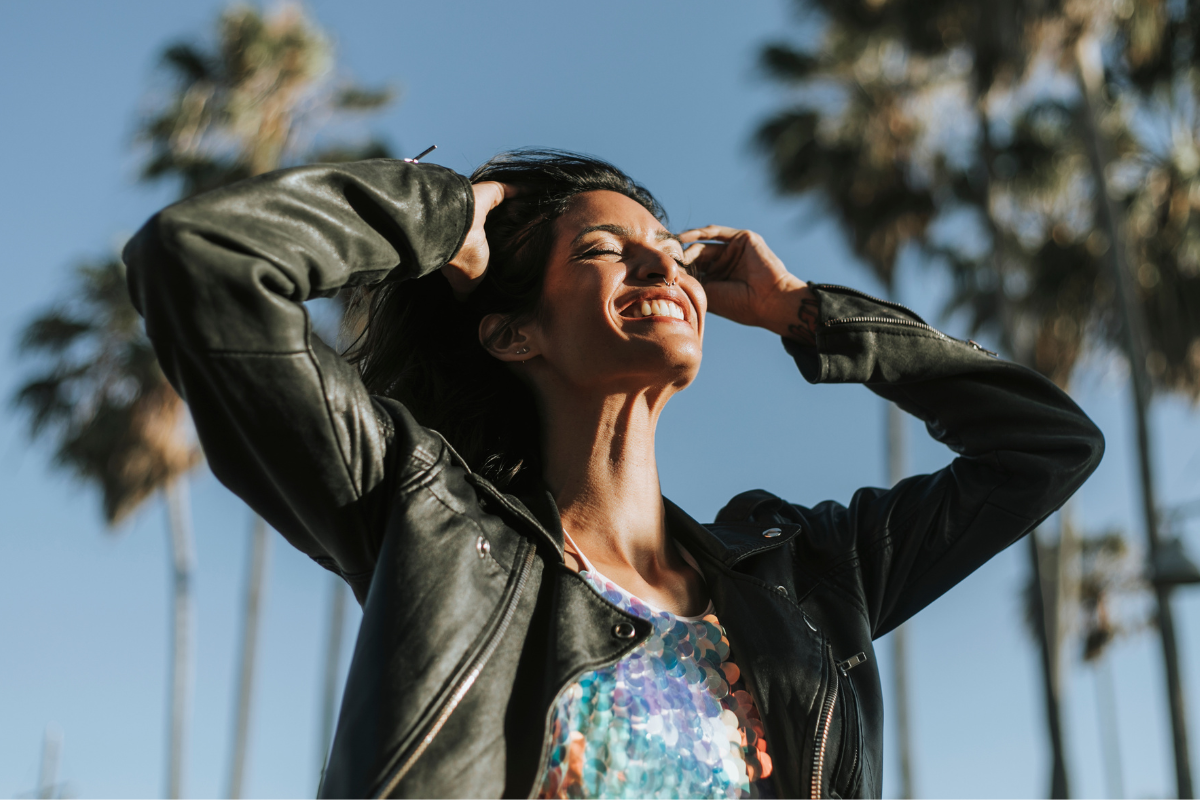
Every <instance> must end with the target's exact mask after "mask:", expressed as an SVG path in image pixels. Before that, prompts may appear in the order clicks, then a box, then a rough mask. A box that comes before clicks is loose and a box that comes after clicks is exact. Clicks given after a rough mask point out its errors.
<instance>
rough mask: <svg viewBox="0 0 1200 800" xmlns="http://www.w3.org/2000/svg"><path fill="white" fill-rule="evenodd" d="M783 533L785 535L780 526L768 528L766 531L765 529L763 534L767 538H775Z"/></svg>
mask: <svg viewBox="0 0 1200 800" xmlns="http://www.w3.org/2000/svg"><path fill="white" fill-rule="evenodd" d="M782 535H783V531H782V530H780V529H779V528H767V529H766V530H765V531H763V536H764V537H766V538H767V539H774V538H775V537H776V536H782Z"/></svg>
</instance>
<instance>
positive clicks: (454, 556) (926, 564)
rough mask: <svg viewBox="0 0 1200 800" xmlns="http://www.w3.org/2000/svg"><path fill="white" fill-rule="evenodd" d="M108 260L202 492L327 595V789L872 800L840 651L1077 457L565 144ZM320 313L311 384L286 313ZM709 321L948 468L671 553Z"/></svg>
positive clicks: (860, 691)
mask: <svg viewBox="0 0 1200 800" xmlns="http://www.w3.org/2000/svg"><path fill="white" fill-rule="evenodd" d="M125 257H126V261H127V263H128V265H129V280H130V290H131V293H132V295H133V298H134V302H135V304H136V305H137V306H138V308H139V309H140V310H141V311H142V312H143V313H144V314H145V316H146V325H147V330H148V332H149V334H150V337H151V339H152V340H153V342H154V345H155V349H156V352H157V354H158V357H159V359H160V361H161V362H162V364H163V368H164V372H165V373H166V374H167V375H168V376H169V378H170V379H171V381H172V383H173V384H174V385H175V386H176V387H177V388H178V389H179V391H180V393H181V395H182V396H183V397H184V398H186V400H187V401H188V403H189V405H190V408H191V411H192V414H193V416H194V418H195V420H196V428H197V431H198V433H199V436H200V439H201V442H202V443H203V445H204V448H205V451H206V453H207V455H208V458H209V462H210V464H211V465H212V468H213V471H214V473H215V474H216V475H217V476H218V477H219V478H220V479H221V480H222V481H223V482H224V483H226V485H228V486H229V487H230V488H231V489H233V490H234V491H235V492H237V493H238V494H239V495H240V496H241V497H243V498H244V499H245V500H246V501H247V502H248V503H250V504H251V505H252V506H253V507H254V508H255V509H256V510H257V511H258V512H259V513H260V514H261V515H262V516H263V517H264V518H265V519H267V520H268V521H269V522H271V524H272V525H273V526H274V527H275V528H276V529H278V530H279V531H280V532H281V533H283V534H284V536H286V537H287V538H288V540H289V541H291V542H292V544H294V545H295V546H296V547H298V548H299V549H301V550H302V551H304V552H305V553H308V554H309V555H310V556H312V557H313V558H314V559H315V560H316V561H318V562H319V563H321V564H322V565H324V566H326V567H327V568H329V569H331V570H333V571H335V572H336V573H338V574H339V575H341V576H342V577H343V578H345V580H346V581H347V582H348V583H349V584H350V585H351V586H352V587H353V589H354V591H355V595H356V597H357V598H358V600H359V602H360V603H362V604H363V609H364V616H363V622H362V628H361V630H360V634H359V640H358V644H357V647H356V649H355V657H354V661H353V663H352V665H351V670H350V676H349V679H348V682H347V686H346V690H345V697H344V701H343V707H342V713H341V716H340V719H339V723H338V729H337V735H336V737H335V740H334V744H333V748H332V751H331V753H330V756H329V762H328V769H327V772H326V775H325V780H324V783H323V786H322V794H323V795H325V796H356V797H357V796H366V795H371V796H428V797H442V796H471V797H489V796H544V797H619V796H635V797H651V796H654V797H747V796H760V797H762V796H766V797H769V796H781V797H793V796H813V797H816V796H823V795H835V796H842V797H850V796H856V797H857V796H878V794H879V792H880V788H881V783H880V781H881V774H882V769H881V767H882V765H881V757H882V755H881V753H882V721H883V709H882V699H881V692H880V685H879V676H878V673H877V671H876V666H875V659H874V658H873V655H872V649H871V641H872V640H873V639H874V638H876V637H878V636H881V635H883V634H884V633H887V632H888V631H889V630H891V629H892V628H894V627H895V626H896V625H898V624H900V623H901V622H902V621H904V620H905V619H906V618H908V617H910V616H911V615H912V614H914V613H916V612H917V611H919V610H920V609H921V608H923V607H924V606H925V605H927V604H928V603H929V602H931V601H932V600H933V599H934V598H936V597H937V596H939V595H940V594H942V593H944V592H945V591H946V590H947V589H949V588H950V587H951V586H953V585H954V584H955V583H956V582H958V581H959V580H961V579H962V578H963V577H965V576H966V575H967V574H969V573H970V572H971V571H972V570H974V569H976V568H977V567H978V566H980V565H981V564H982V563H984V562H985V561H986V560H987V559H988V558H990V557H991V556H992V555H994V554H995V553H996V552H998V551H999V550H1001V549H1003V548H1004V547H1006V546H1007V545H1009V544H1010V543H1011V542H1012V541H1014V540H1015V539H1017V538H1018V537H1020V536H1021V535H1023V534H1025V533H1026V532H1028V531H1029V530H1030V529H1031V528H1032V527H1033V526H1035V525H1036V524H1037V523H1038V522H1039V521H1040V520H1041V519H1043V518H1044V517H1045V516H1046V515H1048V514H1049V513H1051V512H1052V511H1053V510H1054V509H1056V508H1057V507H1058V506H1059V505H1061V504H1062V502H1063V501H1065V500H1066V498H1067V497H1069V496H1070V494H1071V493H1072V492H1073V491H1074V490H1075V489H1076V488H1077V487H1078V486H1079V485H1080V484H1081V483H1082V482H1083V480H1084V479H1085V478H1086V477H1087V475H1088V474H1090V472H1091V471H1092V470H1093V469H1094V468H1095V466H1096V464H1097V463H1098V462H1099V459H1100V455H1101V452H1102V450H1103V439H1102V437H1101V436H1100V433H1099V431H1098V430H1097V429H1096V428H1095V426H1094V425H1092V423H1091V422H1090V421H1089V420H1088V419H1087V417H1086V416H1084V415H1083V413H1082V412H1081V411H1080V410H1079V409H1078V408H1077V407H1076V406H1075V405H1074V404H1073V403H1072V402H1071V400H1070V399H1068V398H1067V396H1066V395H1065V394H1063V393H1062V392H1061V391H1059V390H1058V389H1057V388H1055V387H1054V386H1053V384H1051V383H1049V382H1048V381H1046V380H1044V379H1043V378H1041V377H1039V376H1038V375H1036V374H1034V373H1032V372H1030V371H1028V370H1025V369H1023V368H1021V367H1018V366H1016V365H1013V364H1009V363H1006V362H1003V361H1000V360H998V359H996V358H995V357H994V356H993V355H992V354H990V353H988V352H987V351H984V350H982V349H981V348H979V347H978V346H977V345H974V344H973V343H970V342H961V341H958V340H956V339H953V338H951V337H948V336H946V335H944V334H942V333H940V332H939V331H936V330H934V329H933V328H931V327H930V326H929V325H927V324H925V323H924V321H923V320H921V319H920V318H919V317H917V316H916V315H915V314H913V313H912V312H911V311H909V310H908V309H905V308H903V307H901V306H897V305H895V304H890V303H886V302H883V301H880V300H876V299H874V298H871V297H868V296H866V295H863V294H862V293H859V292H855V291H854V290H851V289H845V288H843V287H834V286H815V285H808V284H806V283H804V282H803V281H801V280H799V279H798V278H796V277H794V276H793V275H791V274H790V273H789V272H788V270H787V269H786V267H785V266H784V264H783V263H782V262H780V260H779V259H778V258H776V257H775V255H774V254H773V253H772V252H771V251H770V249H769V248H768V247H767V246H766V244H765V243H764V242H763V241H762V239H761V237H759V236H757V235H755V234H753V233H751V232H749V231H741V230H734V229H731V228H725V227H721V226H710V227H706V228H700V229H696V230H691V231H686V232H683V233H681V234H679V235H676V234H673V233H672V232H671V231H670V230H669V229H668V228H667V227H666V215H665V213H664V212H663V210H662V209H661V207H660V206H659V205H658V204H657V202H656V201H655V200H654V199H653V197H652V196H651V195H650V194H649V192H647V191H646V190H645V189H644V188H642V187H641V186H639V185H638V184H636V183H634V182H633V181H632V180H631V179H630V178H628V177H627V176H626V175H624V174H623V173H621V172H620V171H619V170H617V169H616V168H615V167H613V166H612V165H610V164H607V163H605V162H602V161H599V160H596V159H592V158H588V157H584V156H578V155H574V154H569V153H561V152H557V151H520V152H516V153H510V154H506V155H503V156H500V157H497V158H495V159H493V160H491V161H489V162H488V163H486V164H484V165H483V166H482V167H480V168H479V169H478V170H476V172H475V173H474V174H473V175H472V176H471V178H470V179H467V178H464V177H462V176H459V175H456V174H455V173H453V172H450V171H448V170H445V169H442V168H440V167H436V166H430V165H421V164H413V163H404V162H398V161H391V160H376V161H366V162H360V163H357V164H345V165H336V166H315V167H304V168H299V169H294V170H285V171H282V172H278V173H273V174H270V175H266V176H262V177H260V178H257V179H254V180H252V181H246V182H243V183H240V184H235V185H233V186H230V187H227V188H225V189H222V190H219V191H216V192H212V193H209V194H205V195H200V196H197V197H194V198H192V199H189V200H187V201H184V202H182V203H179V204H177V205H175V206H172V207H170V208H168V209H166V210H164V211H162V212H161V213H160V214H158V215H156V216H155V217H154V218H153V219H151V221H150V222H149V223H147V225H146V226H145V227H144V228H143V229H142V231H141V232H139V234H138V235H137V236H136V237H135V238H134V239H133V240H132V241H131V243H130V245H129V247H128V248H127V250H126V253H125ZM352 286H357V287H358V288H357V290H356V297H355V301H354V304H353V308H354V309H356V312H357V315H358V316H357V320H356V321H352V326H353V327H354V328H356V329H357V330H358V337H357V340H356V343H355V345H354V346H353V347H352V348H351V350H350V351H349V353H348V356H349V360H347V359H344V358H343V357H341V356H340V355H338V354H337V353H336V352H334V351H333V350H331V349H330V348H328V347H327V346H326V345H324V344H323V343H322V342H321V341H320V340H319V339H316V338H315V337H313V336H312V335H311V332H310V326H309V323H308V318H307V315H306V312H305V310H304V306H303V302H304V301H305V300H307V299H309V298H311V297H315V296H321V295H329V294H332V293H334V292H336V291H339V290H341V289H344V288H347V287H352ZM709 312H712V313H716V314H720V315H722V316H725V317H728V318H729V319H732V320H734V321H736V322H740V323H742V324H746V325H754V326H758V327H761V328H764V329H766V330H769V331H772V332H774V333H776V334H778V335H780V336H781V337H782V339H783V344H784V347H785V348H786V349H787V350H788V352H789V353H791V354H792V356H793V357H794V358H795V360H796V363H797V366H798V367H799V368H800V371H801V373H802V374H803V375H804V376H805V377H806V378H807V379H808V380H809V381H811V382H813V383H822V382H859V383H864V384H866V385H867V386H868V387H869V388H870V389H871V390H873V391H875V392H876V393H878V394H880V395H882V396H883V397H885V398H887V399H889V400H892V401H894V402H896V403H897V404H899V405H900V406H901V407H902V408H904V409H905V410H907V411H909V412H910V413H912V414H914V415H916V416H918V417H919V418H921V419H922V420H923V421H924V422H925V423H926V424H927V426H928V428H929V430H930V432H931V434H932V435H933V436H934V437H935V438H937V439H938V440H940V441H942V442H944V443H946V444H947V445H949V446H950V447H951V448H952V449H953V450H954V452H955V453H956V455H957V457H956V458H955V459H954V461H953V462H952V463H951V464H950V465H949V466H947V467H946V468H945V469H943V470H941V471H939V472H936V473H934V474H932V475H920V476H914V477H912V478H909V479H907V480H905V481H903V482H901V483H900V484H898V485H897V486H896V487H894V488H893V489H891V490H887V491H884V490H880V489H871V488H866V489H861V490H859V491H858V492H856V493H855V495H854V497H853V498H852V499H851V501H850V502H849V504H848V505H846V506H843V505H840V504H837V503H832V502H824V503H821V504H819V505H816V506H814V507H811V508H809V507H806V506H802V505H799V504H794V503H789V502H786V501H784V500H782V499H780V498H778V497H775V496H773V495H770V494H767V493H766V492H762V491H758V490H754V491H748V492H743V493H742V494H739V495H737V496H735V497H734V498H733V499H732V500H731V501H730V502H729V504H728V505H726V507H725V508H724V509H723V510H722V511H721V512H720V514H719V515H718V519H717V521H716V522H714V523H712V524H708V525H700V524H698V523H697V522H695V521H694V520H692V519H691V518H690V517H689V516H688V515H687V514H686V513H684V512H683V511H682V510H681V509H679V508H678V507H676V506H675V505H673V504H672V503H670V501H668V500H666V499H665V498H664V497H663V496H662V494H661V491H660V488H659V480H658V469H657V466H656V462H655V449H654V445H655V438H654V437H655V430H656V427H657V422H658V419H659V416H660V415H661V413H662V412H663V410H664V408H665V407H666V405H667V402H668V401H669V400H670V398H671V397H672V396H673V395H674V394H676V393H677V392H679V391H681V390H683V389H685V388H686V387H687V386H688V385H689V384H690V383H691V382H692V381H693V380H694V379H695V377H696V374H697V371H698V370H699V368H700V363H701V355H702V345H703V339H704V331H705V316H706V314H707V313H709ZM735 422H736V420H728V421H727V423H728V424H734V423H735ZM696 435H698V436H700V435H703V432H702V431H698V432H696ZM802 446H803V443H797V448H798V451H800V450H801V449H802ZM818 455H819V456H821V457H827V456H828V454H812V453H808V454H805V455H804V457H803V458H798V459H797V462H798V463H815V461H816V460H817V456H818ZM834 457H836V454H835V456H834ZM698 468H704V469H708V470H713V469H716V470H719V469H720V461H719V454H714V457H713V463H711V464H705V465H698ZM800 477H802V476H798V479H799V478H800ZM736 480H737V479H736V476H730V481H731V483H736Z"/></svg>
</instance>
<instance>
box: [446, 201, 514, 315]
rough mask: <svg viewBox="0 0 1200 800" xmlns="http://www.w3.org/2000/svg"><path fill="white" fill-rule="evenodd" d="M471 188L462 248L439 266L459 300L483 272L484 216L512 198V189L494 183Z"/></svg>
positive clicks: (485, 256) (485, 247)
mask: <svg viewBox="0 0 1200 800" xmlns="http://www.w3.org/2000/svg"><path fill="white" fill-rule="evenodd" d="M471 188H472V189H473V190H474V192H475V218H474V219H473V220H472V221H471V230H469V231H468V232H467V238H465V239H464V240H463V243H462V247H460V248H458V252H457V253H455V254H454V257H453V258H451V259H450V261H449V262H448V263H447V264H446V266H444V267H442V274H443V275H445V276H446V280H448V281H450V288H452V289H453V290H454V296H455V297H457V298H458V299H459V300H462V299H465V298H466V296H467V295H469V294H470V293H471V292H472V291H473V290H474V289H475V287H476V286H478V285H479V282H480V281H481V280H483V275H484V273H485V272H487V266H488V242H487V236H486V235H485V234H484V232H483V224H484V223H485V222H486V221H487V215H488V214H490V213H491V211H492V209H494V208H495V207H496V206H498V205H500V204H501V203H503V202H504V201H505V200H506V199H508V198H510V197H515V196H516V190H515V189H514V188H513V187H511V186H508V185H507V184H503V183H498V182H497V181H481V182H480V183H476V184H473V185H472V186H471Z"/></svg>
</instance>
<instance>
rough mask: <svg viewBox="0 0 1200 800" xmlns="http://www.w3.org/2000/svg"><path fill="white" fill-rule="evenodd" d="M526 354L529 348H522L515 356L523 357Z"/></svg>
mask: <svg viewBox="0 0 1200 800" xmlns="http://www.w3.org/2000/svg"><path fill="white" fill-rule="evenodd" d="M528 352H529V348H528V347H522V348H521V349H520V350H518V351H517V355H519V356H523V355H525V354H526V353H528Z"/></svg>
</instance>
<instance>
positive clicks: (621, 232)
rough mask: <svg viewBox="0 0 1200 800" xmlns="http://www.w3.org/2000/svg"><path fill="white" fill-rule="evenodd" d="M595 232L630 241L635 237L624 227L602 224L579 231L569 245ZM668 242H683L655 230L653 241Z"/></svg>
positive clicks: (666, 231)
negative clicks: (611, 234)
mask: <svg viewBox="0 0 1200 800" xmlns="http://www.w3.org/2000/svg"><path fill="white" fill-rule="evenodd" d="M595 231H607V232H609V233H613V234H616V235H617V236H624V237H625V238H627V239H632V238H633V237H634V235H635V234H634V232H633V231H632V230H630V229H629V228H626V227H625V226H624V225H613V224H611V223H608V224H603V225H589V226H587V227H586V228H584V229H583V230H581V231H580V232H579V233H578V234H577V235H576V236H575V238H574V239H573V240H571V245H572V246H574V245H575V244H578V242H579V240H580V239H582V238H583V237H584V236H586V235H587V234H589V233H594V232H595ZM668 240H673V241H676V242H679V243H680V244H683V242H682V240H680V238H679V235H678V234H675V233H671V232H670V231H668V230H665V229H660V230H657V231H655V232H654V241H656V242H665V241H668Z"/></svg>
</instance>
